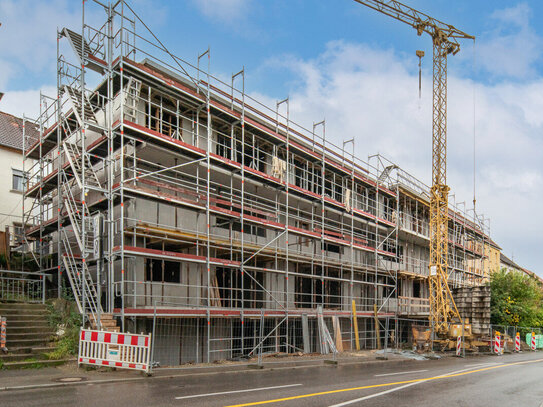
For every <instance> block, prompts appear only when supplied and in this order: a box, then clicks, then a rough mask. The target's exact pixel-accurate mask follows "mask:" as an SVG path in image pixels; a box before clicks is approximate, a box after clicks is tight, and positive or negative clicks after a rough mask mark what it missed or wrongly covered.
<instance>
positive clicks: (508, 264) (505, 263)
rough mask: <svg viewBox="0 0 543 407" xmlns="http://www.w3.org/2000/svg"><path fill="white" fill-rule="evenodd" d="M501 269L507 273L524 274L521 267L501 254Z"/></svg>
mask: <svg viewBox="0 0 543 407" xmlns="http://www.w3.org/2000/svg"><path fill="white" fill-rule="evenodd" d="M501 269H505V270H506V271H507V272H511V271H516V272H518V273H524V269H523V268H522V267H520V266H519V265H518V264H517V263H515V262H514V261H513V260H511V259H510V258H509V257H507V256H506V255H505V254H503V253H500V270H501Z"/></svg>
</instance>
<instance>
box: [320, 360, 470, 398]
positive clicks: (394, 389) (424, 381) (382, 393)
mask: <svg viewBox="0 0 543 407" xmlns="http://www.w3.org/2000/svg"><path fill="white" fill-rule="evenodd" d="M468 370H471V369H462V370H457V371H455V372H449V373H445V374H442V375H440V376H436V377H445V376H449V375H452V374H456V373H462V372H465V371H468ZM427 381H428V380H421V381H420V382H413V383H408V384H404V385H403V386H399V387H394V388H393V389H389V390H385V391H381V392H379V393H374V394H370V395H369V396H364V397H360V398H357V399H354V400H348V401H344V402H343V403H339V404H334V405H331V406H329V407H343V406H348V405H349V404H354V403H358V402H359V401H364V400H369V399H372V398H375V397H379V396H384V395H385V394H389V393H393V392H395V391H398V390H402V389H405V388H407V387H410V386H415V385H417V384H420V383H426V382H427Z"/></svg>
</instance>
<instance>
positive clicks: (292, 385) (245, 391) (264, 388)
mask: <svg viewBox="0 0 543 407" xmlns="http://www.w3.org/2000/svg"><path fill="white" fill-rule="evenodd" d="M295 386H302V384H301V383H296V384H285V385H284V386H271V387H257V388H255V389H244V390H232V391H221V392H219V393H205V394H194V395H192V396H182V397H176V398H175V399H176V400H182V399H191V398H195V397H210V396H220V395H221V394H232V393H247V392H250V391H262V390H272V389H282V388H285V387H295Z"/></svg>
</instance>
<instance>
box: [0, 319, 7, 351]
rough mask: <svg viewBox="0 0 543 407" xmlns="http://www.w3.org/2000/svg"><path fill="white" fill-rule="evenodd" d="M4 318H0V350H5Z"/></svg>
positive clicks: (5, 322)
mask: <svg viewBox="0 0 543 407" xmlns="http://www.w3.org/2000/svg"><path fill="white" fill-rule="evenodd" d="M6 325H7V320H6V317H0V350H4V351H5V350H7V349H8V348H6Z"/></svg>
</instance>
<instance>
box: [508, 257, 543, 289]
mask: <svg viewBox="0 0 543 407" xmlns="http://www.w3.org/2000/svg"><path fill="white" fill-rule="evenodd" d="M500 269H502V270H503V269H505V270H506V271H507V272H512V271H515V272H517V273H524V274H526V275H527V276H530V277H533V278H535V279H536V280H538V281H539V282H541V283H543V278H541V277H539V276H538V275H537V274H536V273H534V272H533V271H530V270H528V269H525V268H524V267H521V266H519V265H518V264H517V263H515V262H514V261H513V260H511V259H510V258H509V257H507V256H506V255H505V254H503V253H500Z"/></svg>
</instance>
